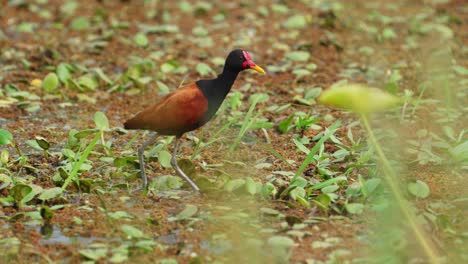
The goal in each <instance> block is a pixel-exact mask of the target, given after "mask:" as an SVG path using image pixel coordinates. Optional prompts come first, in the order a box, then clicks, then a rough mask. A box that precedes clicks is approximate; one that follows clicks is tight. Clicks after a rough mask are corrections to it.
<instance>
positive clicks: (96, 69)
mask: <svg viewBox="0 0 468 264" xmlns="http://www.w3.org/2000/svg"><path fill="white" fill-rule="evenodd" d="M94 72H95V73H96V74H97V75H98V76H99V78H101V80H103V81H105V82H106V83H108V84H113V82H112V80H111V79H109V77H108V76H107V75H106V74H105V73H104V71H103V70H102V69H101V68H94Z"/></svg>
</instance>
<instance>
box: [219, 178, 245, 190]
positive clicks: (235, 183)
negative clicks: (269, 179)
mask: <svg viewBox="0 0 468 264" xmlns="http://www.w3.org/2000/svg"><path fill="white" fill-rule="evenodd" d="M244 184H245V180H244V179H234V180H230V181H228V182H227V183H226V184H224V190H226V191H228V192H233V191H234V190H237V189H239V188H240V187H241V186H242V185H244Z"/></svg>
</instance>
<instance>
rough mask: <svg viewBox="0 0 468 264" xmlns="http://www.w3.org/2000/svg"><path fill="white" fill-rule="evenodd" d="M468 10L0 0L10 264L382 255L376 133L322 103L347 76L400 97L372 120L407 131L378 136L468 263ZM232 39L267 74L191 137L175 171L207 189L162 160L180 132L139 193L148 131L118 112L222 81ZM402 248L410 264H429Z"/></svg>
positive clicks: (2, 234) (2, 169) (159, 150)
mask: <svg viewBox="0 0 468 264" xmlns="http://www.w3.org/2000/svg"><path fill="white" fill-rule="evenodd" d="M467 19H468V16H467V7H466V3H464V1H435V0H434V1H392V2H390V3H388V2H387V1H376V2H372V3H368V1H354V2H353V3H349V2H348V1H338V0H336V1H335V0H333V1H267V0H261V1H254V2H251V1H239V0H234V1H230V2H228V3H223V4H221V2H219V3H218V2H209V1H191V0H190V1H151V0H150V1H132V0H127V1H124V0H121V1H110V0H102V1H91V0H86V1H73V0H66V1H55V0H36V1H21V0H19V1H6V0H0V129H2V130H6V131H9V132H10V133H11V134H12V136H13V141H12V143H11V144H7V145H5V146H4V145H3V144H1V145H0V154H1V155H0V160H1V163H0V199H1V200H0V202H1V203H2V210H1V211H0V252H1V254H0V260H1V261H0V262H2V263H31V262H34V263H36V262H37V263H55V262H57V263H80V262H84V261H93V262H96V263H120V262H125V263H367V262H371V261H372V260H376V261H377V262H378V261H381V260H382V259H379V258H378V256H376V255H375V254H373V249H374V247H375V244H378V243H376V242H375V241H376V240H375V239H376V237H378V235H379V231H380V228H382V227H380V226H379V223H376V222H375V219H376V218H375V215H376V214H377V211H376V210H374V209H375V208H376V207H377V205H376V204H375V202H377V201H379V199H380V198H381V197H384V195H385V191H384V190H383V188H382V186H381V185H380V180H379V179H378V172H377V168H376V166H375V163H374V161H373V160H372V158H373V155H374V154H373V153H372V152H370V150H369V147H368V146H367V144H366V134H365V132H364V130H363V129H362V127H361V125H360V123H359V119H358V117H357V116H355V115H353V114H352V113H349V112H346V111H341V110H337V109H331V108H328V107H325V106H322V105H320V104H318V103H317V97H318V95H319V94H320V92H321V91H323V90H325V89H327V88H328V87H330V86H331V85H333V84H335V83H337V82H339V81H342V80H348V81H349V82H360V83H367V84H369V85H372V86H376V87H380V88H383V89H388V90H392V91H394V93H395V94H397V95H399V96H402V97H404V98H406V99H405V100H407V101H406V102H407V104H405V106H404V107H405V110H404V111H402V112H398V113H388V115H387V114H385V115H382V116H377V118H375V120H374V123H375V126H376V127H378V129H379V130H391V129H394V128H392V124H394V123H396V122H397V121H401V122H402V123H401V124H403V126H399V127H398V129H395V130H394V132H395V133H397V132H398V133H397V134H398V135H399V139H398V140H396V139H394V138H393V141H385V140H388V139H386V138H384V137H382V141H383V142H386V146H387V147H388V149H389V152H391V153H390V154H389V156H390V157H391V158H394V160H396V161H398V162H399V163H401V164H400V166H401V167H404V168H405V169H406V171H407V172H406V173H405V174H404V175H403V176H402V179H401V180H402V186H405V188H406V186H407V185H408V184H409V183H411V184H413V183H414V184H416V185H411V187H409V188H408V189H409V190H408V192H407V193H408V197H409V198H410V200H411V201H412V202H413V204H414V205H415V207H414V209H415V211H417V212H418V215H419V216H420V217H421V219H422V220H421V221H422V222H423V224H424V226H425V228H426V230H427V231H429V233H430V236H431V239H433V240H434V241H435V244H436V245H437V249H438V250H439V254H441V255H444V256H446V259H447V260H453V261H452V263H455V262H456V261H462V262H463V261H466V260H467V258H468V256H467V255H466V252H467V250H466V249H467V248H466V244H467V243H466V239H467V220H466V219H468V217H467V213H466V212H467V211H468V210H466V196H464V195H466V194H465V193H464V190H465V189H466V186H468V183H467V180H466V168H467V165H466V161H467V160H468V159H466V156H463V155H466V153H468V152H466V146H465V145H466V144H465V145H463V144H464V142H467V135H468V133H466V134H464V132H463V131H466V124H467V122H466V121H467V120H466V116H467V115H466V111H467V110H466V98H467V97H466V93H467V90H466V88H463V87H466V80H463V76H466V74H467V67H468V62H467V61H466V60H463V58H466V52H467V51H466V45H467V41H468V38H467V34H468V27H467V25H468V22H467ZM438 34H441V36H443V37H444V38H446V39H445V41H440V38H441V37H440V36H439V35H438ZM448 47H449V52H448V53H444V52H445V51H447V49H448ZM234 48H243V49H245V50H247V51H249V53H250V55H252V57H253V59H254V61H255V62H256V63H257V64H258V65H259V66H261V67H262V68H264V69H265V70H266V71H267V74H266V75H261V74H258V73H256V72H254V71H244V72H242V73H241V74H240V75H239V77H238V78H237V80H236V82H235V84H234V86H233V89H232V90H231V92H230V94H229V95H228V98H227V99H226V101H225V103H224V104H223V105H222V107H221V109H220V110H219V111H218V113H217V115H216V116H215V117H214V119H213V120H212V121H210V122H209V123H208V124H206V125H205V126H204V127H202V128H201V129H198V130H195V131H193V132H190V133H187V134H185V136H184V137H183V138H182V145H181V148H180V151H179V153H180V154H179V165H180V166H181V167H182V169H183V170H184V171H185V172H186V173H187V175H189V176H190V177H191V178H192V179H194V181H195V182H196V183H197V184H198V185H199V186H200V188H201V190H202V191H201V193H200V194H196V193H194V192H193V191H192V190H191V188H190V186H188V185H187V184H185V183H184V182H183V181H182V180H181V179H180V178H178V177H177V176H176V174H175V171H174V170H173V169H172V168H171V166H170V162H169V158H170V153H171V151H172V146H173V142H174V139H173V138H171V137H160V138H159V141H158V142H157V143H156V144H155V145H154V146H152V147H149V148H148V149H147V152H146V154H145V157H146V172H147V175H148V178H149V185H150V187H149V191H148V192H147V193H142V192H141V191H138V188H139V187H140V186H141V179H140V174H139V169H138V168H139V167H138V159H137V157H136V155H137V153H136V152H137V148H138V147H139V146H140V145H141V144H142V143H143V142H144V141H145V140H147V139H148V138H149V137H151V133H146V132H135V131H126V130H124V129H123V125H122V124H123V122H125V120H127V119H128V118H130V117H132V116H133V115H134V114H135V113H137V112H138V111H140V110H142V109H144V108H145V107H147V106H150V105H151V104H153V103H155V102H156V101H157V100H158V98H161V97H162V96H164V94H167V93H168V92H169V91H172V90H173V89H176V88H177V87H180V86H182V85H183V84H186V83H190V82H193V81H196V80H199V79H202V78H212V77H215V76H216V74H219V73H220V71H221V70H222V65H223V63H224V58H225V56H226V55H227V54H228V53H229V51H231V50H232V49H234ZM436 54H442V55H441V56H437V55H436ZM434 65H436V66H438V67H439V68H437V67H436V66H434ZM440 69H442V70H446V71H449V70H450V72H449V73H447V76H452V77H451V79H447V80H448V81H447V82H446V83H445V85H453V86H456V87H459V88H457V89H458V90H456V92H455V93H454V95H453V97H452V98H451V99H450V100H452V102H455V101H457V102H459V105H458V106H457V107H459V108H457V109H458V110H457V111H454V112H450V111H448V110H447V109H446V108H444V107H442V106H440V105H438V104H437V102H438V101H436V100H432V99H434V98H440V97H437V96H442V95H441V94H442V92H437V91H436V92H432V93H431V91H430V90H429V89H427V90H425V89H426V88H421V87H422V86H423V85H422V83H424V81H427V80H429V79H428V78H429V77H430V74H427V72H431V73H433V72H437V71H438V70H440ZM452 71H453V72H452ZM51 73H53V74H52V75H53V76H52V75H51ZM434 74H435V73H434ZM46 76H47V77H46ZM432 81H433V82H435V81H434V80H432ZM428 82H429V81H428ZM445 91H447V90H445ZM439 93H440V94H439ZM426 99H427V100H426ZM447 100H448V99H447ZM444 102H445V101H444ZM439 106H440V109H439ZM96 113H99V114H96ZM401 113H402V114H401ZM392 114H394V115H393V116H392ZM395 116H396V117H395ZM337 120H341V124H340V126H339V128H338V129H337V130H336V131H335V132H334V135H333V137H331V138H330V139H328V140H326V141H325V142H324V143H323V144H322V145H321V146H320V148H318V149H317V150H316V151H317V152H316V153H315V155H314V156H313V160H312V161H311V162H309V163H306V164H305V165H304V166H305V167H304V168H302V169H301V166H302V165H303V164H304V161H305V160H306V157H307V155H308V154H309V153H310V152H311V151H313V148H314V146H315V145H316V144H317V142H318V141H319V139H320V138H321V137H322V136H323V135H324V133H325V132H326V131H328V130H326V128H330V127H331V126H332V124H334V123H335V122H336V121H337ZM382 120H384V122H379V121H382ZM385 120H390V121H388V122H387V121H385ZM0 131H1V130H0ZM1 136H4V134H3V135H2V134H0V143H1V142H2V138H1ZM389 142H390V143H389ZM395 143H396V144H395ZM444 146H449V147H445V148H444ZM459 146H460V147H459ZM392 148H395V150H393V149H392ZM447 149H448V150H447ZM446 150H447V151H446ZM400 151H401V152H400ZM457 151H458V152H457ZM447 153H448V154H447ZM447 160H448V161H449V162H448V161H447ZM463 162H465V163H463ZM77 164H80V167H79V168H78V167H77V166H78V165H77ZM300 169H301V171H300V173H299V176H300V177H299V179H304V181H303V182H302V183H303V184H304V185H301V184H302V183H299V181H295V182H294V181H293V180H292V179H295V176H294V175H295V174H296V172H298V170H300ZM418 181H420V182H423V184H421V183H419V182H418ZM64 184H66V185H65V187H66V188H64V189H65V190H64V191H63V192H61V187H62V186H64ZM373 184H375V185H373ZM318 186H320V187H318ZM363 186H364V187H363ZM371 186H374V187H372V188H373V189H372V190H373V191H372V192H367V191H369V190H370V189H369V188H371ZM413 187H414V188H413ZM426 187H427V188H428V189H429V194H428V195H425V194H426V191H427V190H426ZM301 190H304V192H303V193H302V192H301ZM297 196H300V197H301V198H302V197H304V198H302V199H300V198H295V197H297ZM382 239H383V238H382ZM400 239H401V240H398V241H396V242H395V243H396V244H398V245H397V246H394V249H395V248H396V249H395V250H400V251H401V252H405V253H404V254H403V255H402V256H401V257H400V259H399V260H400V261H404V262H420V263H424V260H422V259H421V258H420V254H419V253H414V254H413V253H410V252H412V251H411V249H416V248H417V247H416V245H415V242H414V241H413V240H412V239H409V238H408V239H405V238H404V237H400ZM405 250H406V251H405ZM415 252H417V250H415ZM463 252H464V253H463ZM460 263H461V262H460Z"/></svg>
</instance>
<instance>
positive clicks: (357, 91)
mask: <svg viewBox="0 0 468 264" xmlns="http://www.w3.org/2000/svg"><path fill="white" fill-rule="evenodd" d="M319 101H320V102H321V103H322V104H326V105H330V106H334V107H338V108H343V109H346V110H351V111H353V112H355V113H359V114H367V113H372V112H378V111H383V110H387V109H389V108H392V107H394V106H396V105H398V104H399V103H400V102H401V100H400V98H398V97H396V96H394V95H392V94H390V93H387V92H385V91H383V90H380V89H377V88H371V87H368V86H365V85H362V84H347V85H340V86H335V87H331V88H329V89H327V90H325V91H324V92H323V93H322V95H321V96H320V98H319Z"/></svg>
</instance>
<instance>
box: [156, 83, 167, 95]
mask: <svg viewBox="0 0 468 264" xmlns="http://www.w3.org/2000/svg"><path fill="white" fill-rule="evenodd" d="M156 85H158V88H159V91H160V92H161V94H168V93H169V91H170V90H169V87H167V85H166V84H164V83H163V82H160V81H156Z"/></svg>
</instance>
